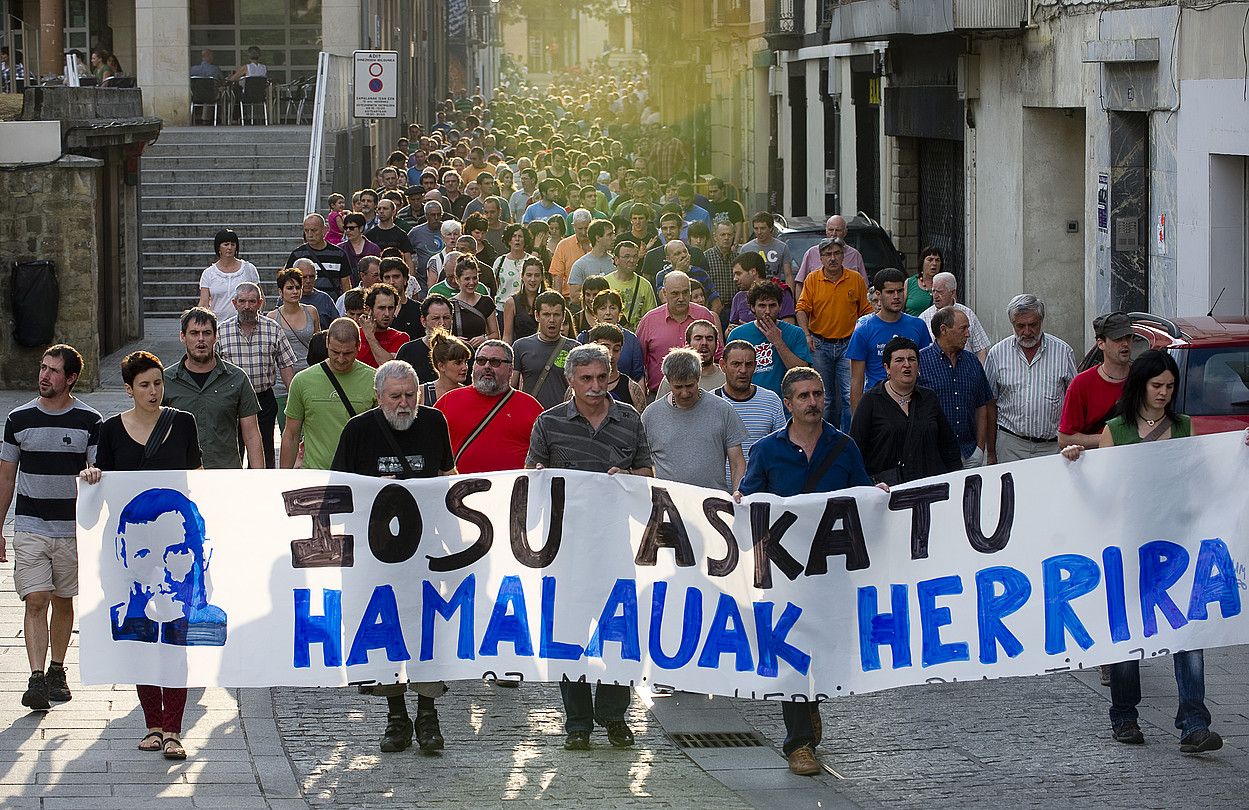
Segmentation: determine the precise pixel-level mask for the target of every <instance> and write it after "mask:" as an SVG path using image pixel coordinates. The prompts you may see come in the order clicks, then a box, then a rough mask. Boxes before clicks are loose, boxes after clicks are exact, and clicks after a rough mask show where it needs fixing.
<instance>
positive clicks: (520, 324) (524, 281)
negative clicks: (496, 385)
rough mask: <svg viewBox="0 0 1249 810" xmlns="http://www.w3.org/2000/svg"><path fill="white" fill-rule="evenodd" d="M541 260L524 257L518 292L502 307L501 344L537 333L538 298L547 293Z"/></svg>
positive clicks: (510, 342)
mask: <svg viewBox="0 0 1249 810" xmlns="http://www.w3.org/2000/svg"><path fill="white" fill-rule="evenodd" d="M542 270H543V268H542V260H541V259H539V258H538V257H537V256H526V257H525V261H524V265H523V267H522V269H521V273H520V290H518V291H517V293H516V294H515V295H513V296H512V297H511V298H509V299H507V303H506V304H504V305H503V342H504V343H506V344H508V345H509V346H510V345H512V343H513V342H514V341H516V340H519V339H520V338H523V337H529V336H530V335H532V334H534V333H536V332H537V331H538V311H537V306H538V304H537V300H538V296H539V295H541V294H542V293H544V292H546V291H547V286H546V276H545V274H544V273H543V272H542Z"/></svg>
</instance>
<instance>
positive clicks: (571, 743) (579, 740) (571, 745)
mask: <svg viewBox="0 0 1249 810" xmlns="http://www.w3.org/2000/svg"><path fill="white" fill-rule="evenodd" d="M564 750H565V751H589V750H590V732H588V731H570V732H568V736H567V737H565V738H564Z"/></svg>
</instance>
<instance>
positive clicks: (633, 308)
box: [625, 273, 642, 324]
mask: <svg viewBox="0 0 1249 810" xmlns="http://www.w3.org/2000/svg"><path fill="white" fill-rule="evenodd" d="M641 286H642V277H641V276H639V275H637V274H636V273H635V274H634V275H633V293H632V294H631V297H630V298H629V317H628V318H626V319H625V320H627V321H628V322H629V323H631V324H633V323H636V321H635V320H634V319H633V315H634V313H635V312H637V308H638V290H639V289H640V288H641Z"/></svg>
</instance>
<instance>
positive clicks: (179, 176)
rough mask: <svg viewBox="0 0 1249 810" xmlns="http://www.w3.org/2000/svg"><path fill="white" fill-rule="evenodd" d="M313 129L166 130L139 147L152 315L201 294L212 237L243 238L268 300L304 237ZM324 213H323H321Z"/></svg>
mask: <svg viewBox="0 0 1249 810" xmlns="http://www.w3.org/2000/svg"><path fill="white" fill-rule="evenodd" d="M310 139H311V129H310V128H309V127H294V126H272V127H208V126H199V127H170V128H166V129H164V130H162V131H161V134H160V139H159V140H158V141H157V142H156V143H155V144H152V145H151V146H149V147H148V148H147V150H146V151H144V153H143V159H142V174H141V180H140V184H141V187H140V200H141V202H140V205H141V206H142V211H143V213H142V218H141V220H140V221H141V222H142V243H143V245H142V251H143V259H142V261H143V299H144V313H145V314H146V315H147V316H148V317H170V318H173V317H177V316H179V315H180V314H181V313H182V312H183V311H184V310H185V309H186V308H187V307H190V306H193V305H194V304H195V302H196V300H197V299H198V297H199V277H200V273H202V272H203V271H204V268H205V267H207V266H208V265H209V264H211V263H212V262H213V260H214V259H215V256H214V254H213V236H214V235H215V234H216V233H217V231H219V230H221V229H222V228H232V229H233V230H234V231H236V232H237V233H238V235H239V241H240V242H241V251H240V256H241V258H244V259H246V260H247V261H250V262H251V263H252V264H254V265H256V269H257V270H258V271H259V272H260V279H261V282H262V286H263V287H264V291H265V299H266V301H265V304H266V306H268V305H270V303H271V302H275V303H276V301H277V298H276V295H277V293H276V288H275V285H274V282H273V278H274V275H275V274H276V272H277V271H278V270H279V269H281V267H282V264H283V262H285V260H286V257H287V255H288V254H289V253H290V252H291V250H292V249H294V248H295V247H296V246H298V245H299V244H300V243H301V242H303V231H302V220H303V214H304V210H303V209H304V190H305V185H306V183H307V173H308V148H309V141H310ZM322 213H324V212H322Z"/></svg>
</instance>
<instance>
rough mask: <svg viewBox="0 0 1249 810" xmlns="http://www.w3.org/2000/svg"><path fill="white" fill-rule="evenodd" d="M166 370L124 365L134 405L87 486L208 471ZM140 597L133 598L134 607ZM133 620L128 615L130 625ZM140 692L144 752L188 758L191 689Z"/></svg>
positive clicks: (107, 425) (138, 355)
mask: <svg viewBox="0 0 1249 810" xmlns="http://www.w3.org/2000/svg"><path fill="white" fill-rule="evenodd" d="M164 371H165V369H164V366H163V365H162V364H161V362H160V358H158V357H157V356H156V355H154V354H151V353H149V352H143V351H139V352H131V353H130V354H128V355H126V356H125V358H124V359H123V360H122V361H121V379H122V382H123V383H124V384H125V389H126V396H128V397H130V398H131V399H132V400H134V405H133V406H132V407H131V408H130V410H128V411H124V412H123V413H119V414H117V415H116V416H113V417H110V418H108V419H106V420H104V424H102V425H101V426H100V443H99V448H98V450H97V452H96V466H94V467H87V468H86V469H85V470H83V471H82V473H81V477H82V479H83V481H85V482H86V483H88V484H95V483H98V482H99V480H100V473H101V471H108V470H126V471H135V470H199V469H203V461H202V458H201V456H200V446H199V433H198V431H197V430H196V427H195V417H194V416H193V415H191V414H190V413H187V412H186V411H180V410H177V409H176V408H166V407H162V405H161V402H162V401H163V400H164V392H165V387H164V385H165V376H164ZM138 597H143V598H145V599H146V600H147V601H148V602H149V603H150V602H151V601H152V600H154V599H155V598H156V597H157V594H155V593H146V594H138ZM135 598H137V597H135V596H134V595H132V599H131V601H132V603H133V602H134V600H135ZM148 610H149V611H150V610H151V608H148ZM130 618H131V617H129V616H127V620H128V621H129V620H130ZM140 620H141V621H142V619H140ZM169 623H170V624H172V622H169ZM135 688H136V689H137V690H138V693H139V703H140V704H142V706H143V717H144V719H145V722H146V724H147V734H146V735H144V737H143V740H142V741H141V742H140V743H139V750H140V751H161V752H163V753H164V755H165V759H186V749H185V748H183V747H182V715H183V712H184V711H185V709H186V698H187V690H186V689H182V688H176V687H168V686H147V685H142V684H141V685H139V686H136V687H135Z"/></svg>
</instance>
